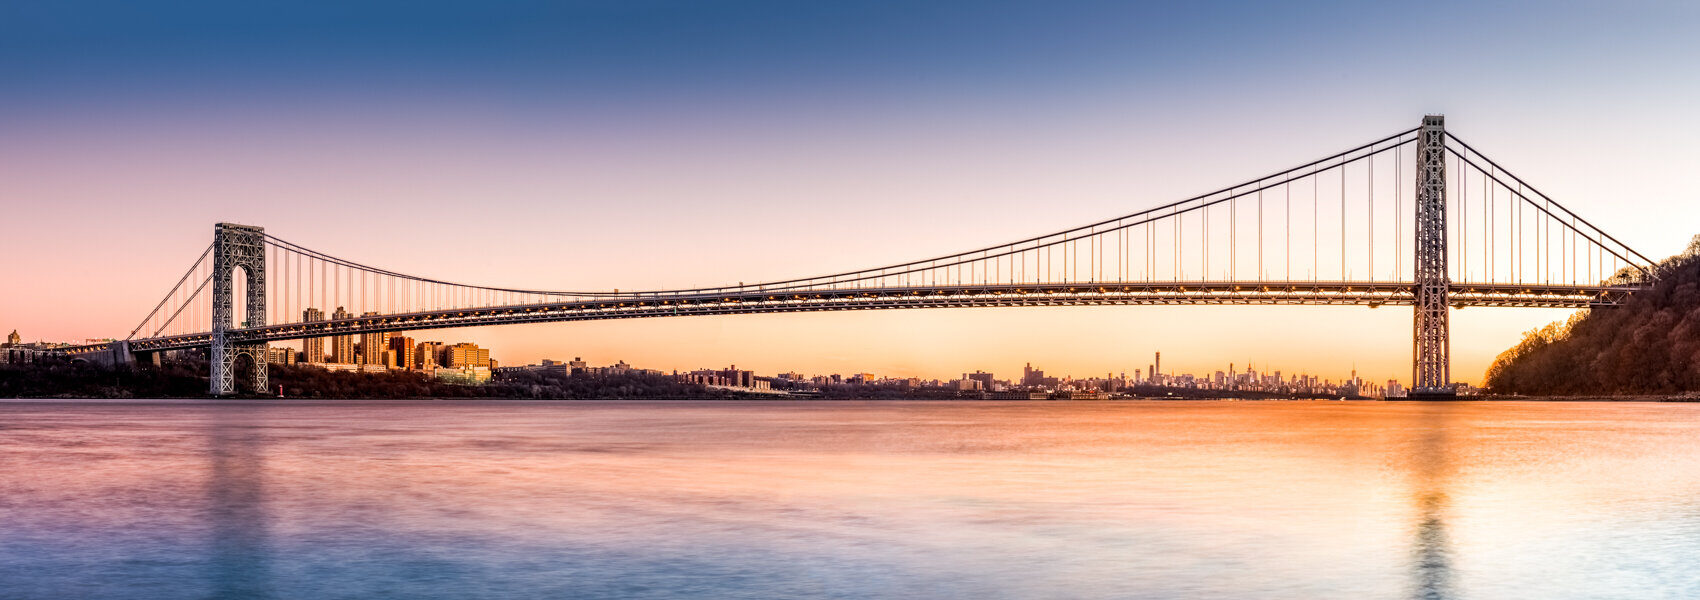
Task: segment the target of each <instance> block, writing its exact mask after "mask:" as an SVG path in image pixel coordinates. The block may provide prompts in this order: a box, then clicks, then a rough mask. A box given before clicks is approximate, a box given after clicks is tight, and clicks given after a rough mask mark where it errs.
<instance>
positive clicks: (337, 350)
mask: <svg viewBox="0 0 1700 600" xmlns="http://www.w3.org/2000/svg"><path fill="white" fill-rule="evenodd" d="M352 318H354V314H353V313H350V312H348V310H347V309H344V308H343V307H341V306H338V307H336V312H333V313H331V320H333V321H337V320H342V319H352ZM331 362H334V363H341V364H345V365H348V364H354V336H352V335H338V336H333V337H331Z"/></svg>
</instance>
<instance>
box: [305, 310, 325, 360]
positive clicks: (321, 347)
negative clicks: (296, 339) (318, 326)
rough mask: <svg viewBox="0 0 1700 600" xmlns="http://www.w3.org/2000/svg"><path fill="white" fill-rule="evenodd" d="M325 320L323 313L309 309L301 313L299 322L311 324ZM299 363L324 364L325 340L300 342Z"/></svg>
mask: <svg viewBox="0 0 1700 600" xmlns="http://www.w3.org/2000/svg"><path fill="white" fill-rule="evenodd" d="M323 320H325V311H322V310H319V309H317V308H309V309H307V310H304V311H301V321H302V322H306V323H312V322H315V321H323ZM301 361H302V362H309V363H322V362H325V338H307V339H304V340H301Z"/></svg>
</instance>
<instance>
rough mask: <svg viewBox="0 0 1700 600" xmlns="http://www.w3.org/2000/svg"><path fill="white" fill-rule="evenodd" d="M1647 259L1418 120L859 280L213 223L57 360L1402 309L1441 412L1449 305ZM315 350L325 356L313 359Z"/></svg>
mask: <svg viewBox="0 0 1700 600" xmlns="http://www.w3.org/2000/svg"><path fill="white" fill-rule="evenodd" d="M1407 152H1409V156H1410V158H1409V159H1407V158H1406V153H1407ZM1407 160H1410V161H1411V162H1410V163H1407V162H1406V161H1407ZM1305 213H1309V214H1305ZM1306 217H1309V218H1306ZM1407 243H1409V244H1410V246H1409V247H1408V248H1407V247H1406V244H1407ZM1653 264H1654V263H1653V261H1651V260H1649V259H1647V257H1645V256H1643V255H1642V254H1641V253H1639V252H1636V251H1635V250H1633V249H1631V248H1629V247H1628V246H1626V245H1624V244H1623V243H1622V242H1620V241H1618V240H1617V239H1616V238H1614V237H1612V236H1611V235H1609V234H1606V233H1605V232H1604V231H1601V230H1600V229H1599V228H1597V227H1595V226H1594V225H1593V224H1591V223H1589V222H1588V221H1587V220H1585V219H1583V218H1581V217H1580V216H1578V215H1577V214H1576V213H1574V212H1572V211H1571V210H1570V209H1568V208H1565V207H1564V206H1563V205H1561V204H1559V203H1558V202H1556V201H1554V200H1553V199H1552V198H1550V197H1548V196H1547V195H1545V194H1543V193H1541V192H1539V191H1537V190H1536V189H1535V188H1534V187H1533V186H1531V185H1529V184H1528V182H1526V181H1524V180H1523V179H1520V178H1518V177H1517V176H1516V175H1514V174H1512V173H1511V172H1510V171H1508V170H1506V169H1505V168H1504V167H1503V166H1502V165H1500V164H1499V163H1497V162H1494V161H1493V160H1492V159H1489V158H1488V157H1487V156H1485V155H1483V154H1482V153H1480V152H1478V151H1477V150H1476V149H1475V148H1473V147H1471V146H1470V145H1469V144H1466V143H1464V141H1463V140H1460V139H1458V138H1457V137H1456V136H1454V135H1452V134H1451V133H1450V132H1448V131H1447V130H1446V128H1445V122H1444V120H1443V119H1442V118H1441V117H1438V116H1429V117H1425V118H1424V119H1423V121H1422V124H1421V125H1420V126H1418V127H1415V128H1412V129H1408V130H1405V131H1401V132H1399V133H1395V134H1393V135H1390V136H1387V137H1383V138H1380V139H1378V140H1375V141H1373V142H1370V143H1368V144H1364V145H1361V146H1357V147H1354V148H1352V149H1349V150H1346V151H1344V152H1339V153H1336V154H1333V155H1329V156H1326V157H1323V158H1321V159H1317V160H1313V161H1310V162H1307V163H1304V164H1301V165H1299V166H1297V167H1293V168H1290V169H1286V170H1283V171H1278V172H1275V173H1272V174H1269V175H1265V176H1262V177H1259V178H1256V179H1252V180H1249V181H1244V182H1241V183H1239V184H1237V185H1234V186H1231V187H1226V188H1221V189H1218V190H1215V191H1212V192H1209V193H1206V194H1200V195H1198V196H1194V197H1191V198H1186V199H1183V200H1178V201H1174V202H1170V203H1168V204H1163V205H1160V206H1156V207H1153V208H1149V209H1146V210H1141V211H1138V212H1134V213H1132V214H1127V215H1122V216H1120V217H1116V218H1112V219H1106V220H1103V221H1098V222H1094V223H1090V224H1087V225H1082V226H1079V227H1075V228H1072V229H1067V230H1064V231H1059V232H1054V233H1049V234H1045V235H1040V236H1036V237H1031V238H1026V239H1022V240H1017V241H1012V242H1006V243H1002V244H997V245H993V246H987V247H983V248H979V249H974V250H969V251H966V252H959V253H956V254H949V255H944V256H937V257H934V258H928V259H923V260H916V261H910V262H906V263H900V264H893V265H886V266H882V267H876V268H872V269H863V270H857V271H846V272H840V273H834V274H830V275H822V276H817V277H806V278H800V279H788V280H782V281H769V282H764V283H756V284H748V285H745V284H739V285H735V286H725V287H716V288H693V289H669V290H644V291H626V292H619V291H614V292H606V291H555V290H538V289H524V288H512V287H498V286H488V285H473V284H466V283H455V282H449V281H444V280H440V279H432V278H427V277H421V276H417V275H409V274H405V273H400V272H396V271H391V270H386V269H381V268H377V267H372V266H367V265H363V264H360V263H357V262H354V261H351V260H347V259H343V258H338V257H336V256H333V255H330V254H327V253H324V252H321V251H318V250H313V249H310V248H307V247H305V246H301V245H299V244H295V243H292V242H289V241H286V240H283V239H280V238H278V237H276V236H274V235H272V234H270V233H268V232H266V231H265V230H264V229H262V228H259V227H252V226H245V225H234V224H229V223H221V224H219V225H218V226H217V227H215V228H214V234H213V243H212V244H211V245H209V246H208V247H207V248H206V249H205V251H203V252H202V253H201V256H200V258H199V259H197V260H196V261H195V262H194V263H193V264H192V265H191V266H190V267H189V270H188V272H186V273H184V275H183V277H182V278H181V279H179V280H178V282H177V284H176V286H174V287H173V288H171V290H170V291H169V292H167V293H166V295H165V298H164V299H162V300H160V302H159V303H158V304H157V305H155V307H154V309H153V311H152V312H150V313H148V315H147V316H146V317H144V318H143V319H142V321H141V323H139V324H138V325H137V326H136V328H135V329H133V330H132V331H131V332H130V334H129V335H128V336H127V337H125V338H124V339H123V340H120V341H115V342H111V343H104V344H92V345H87V346H78V347H74V348H69V349H67V350H66V352H67V353H69V354H71V355H73V356H79V357H83V358H86V359H92V360H103V361H111V362H120V363H122V362H129V361H132V360H135V359H136V358H144V359H147V358H152V357H156V356H157V354H158V353H161V352H169V351H178V350H187V349H200V348H204V349H207V350H208V355H209V357H210V358H211V365H212V367H211V370H212V374H211V383H210V386H209V388H210V391H211V393H212V394H214V395H224V394H230V393H233V392H234V391H236V384H237V381H236V380H237V378H236V376H235V374H236V368H235V367H236V365H237V361H238V359H239V358H240V357H244V356H246V357H248V358H250V359H251V360H252V361H253V363H254V368H253V373H254V375H253V381H252V382H251V383H252V386H253V387H254V389H256V390H263V389H265V388H266V378H267V371H266V364H267V362H268V360H267V359H268V356H267V355H268V353H269V352H270V349H269V348H268V345H269V344H271V343H275V342H285V341H291V340H303V343H304V347H303V350H304V355H305V356H306V358H308V359H309V360H322V361H327V362H340V363H352V362H356V361H359V362H362V363H366V364H386V363H388V362H390V361H391V360H393V359H391V358H389V357H388V356H387V355H385V354H384V352H383V349H384V346H386V345H387V344H388V342H386V341H385V337H386V335H387V334H389V333H393V332H401V331H412V330H423V329H436V328H446V327H470V326H482V325H507V324H520V323H544V322H558V321H583V320H597V319H632V318H652V317H673V316H701V315H728V314H749V313H776V312H807V311H829V310H875V309H904V308H966V307H994V306H1082V305H1156V304H1223V305H1253V304H1331V305H1333V304H1350V305H1360V306H1372V307H1373V306H1382V305H1409V306H1412V307H1413V311H1414V319H1413V329H1412V333H1413V335H1412V369H1411V372H1412V373H1411V374H1412V379H1413V386H1412V396H1411V397H1413V398H1446V397H1450V396H1451V395H1452V394H1453V390H1454V387H1453V385H1452V384H1451V373H1450V364H1449V361H1450V358H1449V355H1448V354H1449V338H1448V336H1449V324H1448V320H1447V316H1448V312H1449V311H1450V309H1451V308H1461V307H1465V306H1500V307H1549V308H1594V307H1610V306H1615V305H1617V304H1618V303H1620V302H1622V301H1623V299H1624V298H1625V297H1627V296H1628V295H1629V294H1633V293H1635V292H1637V291H1640V290H1642V289H1645V288H1646V286H1648V285H1651V283H1652V280H1653V270H1652V267H1653ZM239 270H240V272H241V273H242V275H241V276H237V275H236V273H237V272H238V271H239ZM238 299H240V300H241V303H240V304H238V303H237V300H238ZM238 308H240V309H241V313H242V316H241V317H240V319H238V317H237V310H238ZM327 315H328V317H327ZM356 337H359V338H361V339H362V342H361V344H360V345H359V347H360V348H361V351H360V352H358V353H357V352H355V351H354V348H355V347H356V345H355V344H354V340H355V338H356ZM326 338H329V339H331V340H332V342H333V343H332V351H331V352H330V353H329V355H328V356H326V355H325V353H324V352H323V348H324V346H323V340H324V339H326Z"/></svg>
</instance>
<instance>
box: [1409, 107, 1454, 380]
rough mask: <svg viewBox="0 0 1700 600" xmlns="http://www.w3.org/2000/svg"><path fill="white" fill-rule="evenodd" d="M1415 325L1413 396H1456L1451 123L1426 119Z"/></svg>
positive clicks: (1421, 138) (1420, 157)
mask: <svg viewBox="0 0 1700 600" xmlns="http://www.w3.org/2000/svg"><path fill="white" fill-rule="evenodd" d="M1416 230H1417V243H1416V262H1415V263H1414V264H1415V265H1416V282H1415V283H1416V290H1415V292H1416V302H1415V304H1416V324H1415V329H1416V331H1415V332H1414V334H1413V336H1412V346H1413V348H1412V363H1413V364H1412V370H1413V373H1412V376H1411V379H1412V384H1413V385H1412V389H1411V394H1412V395H1413V396H1427V397H1437V396H1441V397H1445V396H1452V395H1453V394H1454V393H1455V391H1454V390H1453V388H1452V383H1451V378H1452V373H1451V360H1450V358H1449V357H1448V353H1449V352H1450V349H1451V346H1452V343H1451V340H1450V338H1449V334H1448V331H1449V330H1448V327H1447V310H1448V309H1447V305H1446V296H1447V292H1448V288H1449V286H1450V280H1449V279H1448V277H1447V274H1446V118H1445V117H1439V116H1433V115H1430V116H1426V117H1423V126H1422V131H1421V132H1419V133H1418V135H1417V225H1416Z"/></svg>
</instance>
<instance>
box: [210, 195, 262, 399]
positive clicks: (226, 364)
mask: <svg viewBox="0 0 1700 600" xmlns="http://www.w3.org/2000/svg"><path fill="white" fill-rule="evenodd" d="M237 267H241V268H242V272H243V273H244V274H246V275H247V278H246V283H247V298H246V299H245V302H246V306H245V308H246V310H245V311H244V312H245V313H246V316H247V320H246V321H244V322H243V323H242V324H241V326H242V327H259V326H262V325H265V324H266V238H265V229H263V228H260V227H251V226H248V225H236V224H234V223H219V224H218V225H217V226H215V227H214V228H213V274H212V284H213V288H212V319H213V322H212V357H211V358H212V394H213V395H214V396H222V395H226V394H231V393H234V392H235V391H236V368H235V367H236V359H237V357H239V356H242V355H244V354H246V355H248V357H249V358H250V359H253V361H254V390H255V391H260V392H263V391H265V389H266V387H267V384H266V344H265V343H264V342H261V343H259V344H235V345H232V344H230V343H229V341H228V340H227V339H226V337H225V335H226V334H225V332H226V331H227V330H229V329H230V328H231V319H232V318H233V317H234V314H233V313H234V312H235V310H234V298H233V296H234V295H235V275H236V268H237Z"/></svg>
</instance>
